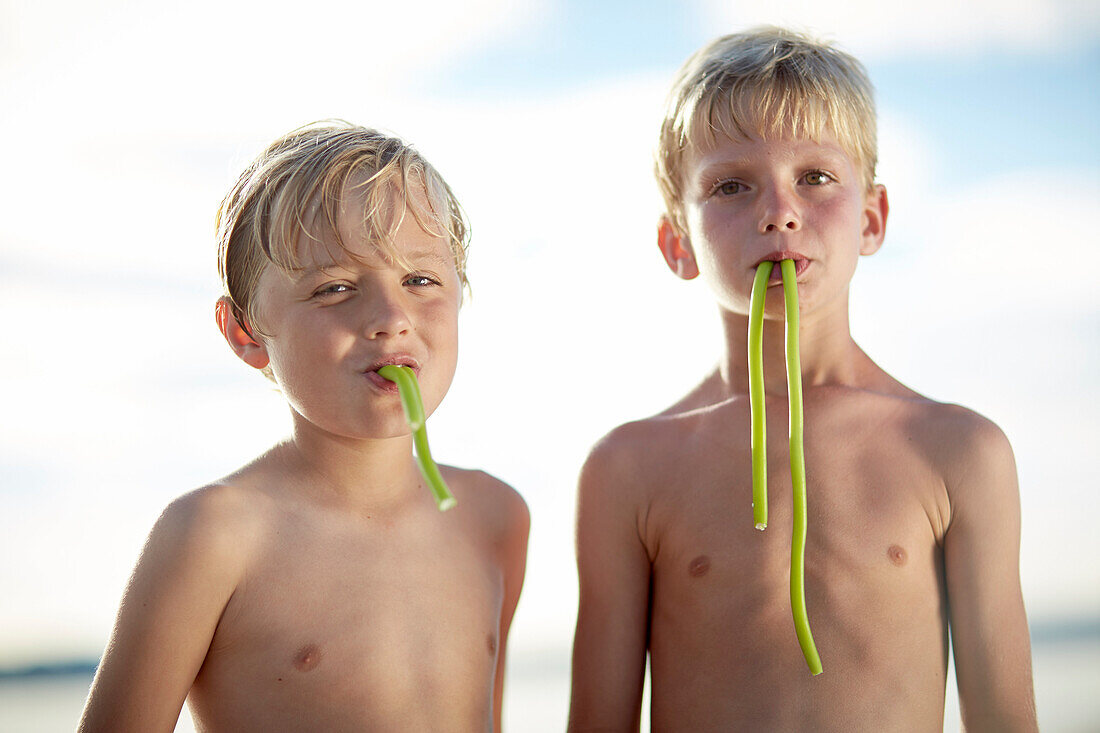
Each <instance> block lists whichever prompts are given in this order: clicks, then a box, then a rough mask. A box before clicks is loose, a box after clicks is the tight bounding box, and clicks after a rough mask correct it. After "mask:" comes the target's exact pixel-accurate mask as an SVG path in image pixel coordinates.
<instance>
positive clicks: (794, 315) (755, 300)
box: [748, 260, 821, 675]
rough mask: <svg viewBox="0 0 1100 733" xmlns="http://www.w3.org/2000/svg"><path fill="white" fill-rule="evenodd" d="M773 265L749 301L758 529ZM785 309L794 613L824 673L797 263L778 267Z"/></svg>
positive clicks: (805, 646) (764, 510)
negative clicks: (811, 573)
mask: <svg viewBox="0 0 1100 733" xmlns="http://www.w3.org/2000/svg"><path fill="white" fill-rule="evenodd" d="M774 266H775V263H774V262H761V263H760V265H759V267H757V269H756V278H755V279H754V280H753V285H752V298H751V300H750V301H749V339H748V352H749V412H750V415H751V417H752V508H753V521H754V522H755V523H756V528H757V529H764V528H765V527H766V526H767V523H768V505H767V502H768V486H767V484H768V472H767V456H768V451H767V441H766V435H767V433H766V430H765V412H764V338H763V336H764V299H765V297H766V295H767V288H768V280H769V278H770V277H771V273H772V268H773V267H774ZM779 268H780V271H781V272H782V274H783V302H784V306H785V310H786V336H787V339H786V355H787V397H788V402H789V404H790V433H789V435H790V454H791V484H792V486H791V488H792V495H793V508H794V530H793V532H792V535H791V612H792V615H793V616H794V629H795V635H796V636H797V637H798V645H799V646H800V647H801V648H802V656H804V657H805V658H806V664H807V666H809V668H810V672H811V673H813V674H815V675H817V674H821V657H820V656H819V655H818V653H817V647H816V646H815V645H814V638H813V635H812V634H811V633H810V621H809V616H808V615H807V613H806V563H805V559H806V457H805V451H804V449H803V445H802V428H803V420H802V365H801V362H800V360H799V357H798V285H797V284H796V282H795V266H794V260H782V261H781V262H780V263H779Z"/></svg>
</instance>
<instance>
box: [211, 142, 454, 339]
mask: <svg viewBox="0 0 1100 733" xmlns="http://www.w3.org/2000/svg"><path fill="white" fill-rule="evenodd" d="M410 189H412V190H411V191H410ZM410 193H411V195H410ZM418 193H419V194H422V195H417V194H418ZM349 194H353V195H355V196H356V197H361V198H357V199H356V200H361V201H362V202H363V210H362V222H361V223H362V227H363V233H364V235H365V237H366V239H367V241H368V242H371V243H372V244H374V245H375V246H377V247H378V248H379V250H380V251H381V252H382V254H383V256H385V257H387V258H390V259H392V260H393V261H396V262H402V261H403V260H402V258H401V257H400V255H399V254H398V251H397V249H396V247H395V246H394V242H393V237H394V235H395V233H396V231H397V229H398V227H399V226H400V225H401V222H402V220H403V218H404V216H405V214H406V212H412V215H413V216H414V217H415V219H416V221H417V223H418V224H419V225H420V226H421V228H423V229H424V231H426V232H428V233H430V234H434V235H436V236H440V237H445V238H446V239H447V240H448V241H449V243H450V248H451V254H452V256H453V257H454V264H455V270H456V271H457V272H458V277H459V282H460V283H461V285H462V287H463V289H465V288H467V287H468V284H469V283H468V281H467V279H466V250H467V247H468V237H469V232H468V227H467V225H466V220H465V218H464V216H463V214H462V209H461V207H460V206H459V204H458V201H457V199H455V196H454V193H452V191H451V189H450V187H449V186H448V185H447V183H446V181H444V180H443V177H442V176H440V175H439V173H438V172H437V171H436V170H435V168H433V167H432V166H431V164H430V163H428V161H426V160H425V159H424V157H423V156H422V155H421V154H420V153H419V152H418V151H417V150H416V149H415V148H413V147H412V146H411V145H409V144H408V143H406V142H404V141H403V140H401V139H399V138H396V137H392V136H390V135H386V134H384V133H381V132H378V131H377V130H371V129H369V128H366V127H359V126H357V125H352V124H350V123H347V122H343V121H341V120H335V121H325V122H319V123H313V124H310V125H306V126H304V127H300V128H298V129H296V130H294V131H292V132H290V133H288V134H287V135H285V136H284V137H282V138H280V139H278V140H276V141H275V142H274V143H272V144H271V145H270V146H269V147H268V148H267V150H265V151H263V152H262V153H261V154H260V155H259V157H257V158H256V159H255V160H254V161H253V162H252V163H251V164H250V165H249V166H248V167H247V168H246V169H245V171H244V172H243V173H242V174H241V175H240V178H238V179H237V182H236V184H235V185H234V186H233V188H232V190H230V192H229V194H228V195H227V196H226V197H225V199H224V200H222V203H221V206H220V207H219V209H218V217H217V232H218V234H217V236H218V273H219V274H220V276H221V281H222V289H223V291H224V295H225V297H226V298H227V299H228V301H229V304H230V307H231V308H233V311H234V313H233V314H234V316H236V317H237V319H238V320H239V321H241V323H242V325H244V327H245V329H246V330H250V335H252V333H253V332H255V333H258V334H260V335H265V334H264V333H263V331H262V330H261V329H260V328H258V326H257V321H256V312H255V306H256V297H255V296H256V286H257V283H258V282H259V280H260V274H261V273H262V272H263V270H264V268H265V267H266V266H267V265H268V264H272V265H274V266H276V267H278V268H280V269H282V270H284V271H287V272H290V271H293V270H297V269H300V268H301V266H302V261H301V257H302V254H303V253H302V252H300V251H299V247H298V241H299V237H301V236H305V237H307V238H309V239H311V240H313V241H316V242H322V243H324V244H325V245H326V246H329V245H330V243H331V244H335V246H336V247H338V248H339V250H340V251H339V252H337V253H330V254H336V255H340V254H342V255H344V256H346V257H350V258H352V259H360V258H359V257H357V256H356V254H355V253H354V252H352V251H351V250H350V249H349V248H348V246H347V244H346V243H345V242H344V241H343V240H342V239H341V236H340V231H339V228H338V227H337V221H338V219H339V218H340V214H341V210H342V208H343V206H344V205H345V204H347V203H349V202H350V201H351V196H350V195H349ZM344 213H345V214H346V213H347V212H344ZM326 235H327V236H326Z"/></svg>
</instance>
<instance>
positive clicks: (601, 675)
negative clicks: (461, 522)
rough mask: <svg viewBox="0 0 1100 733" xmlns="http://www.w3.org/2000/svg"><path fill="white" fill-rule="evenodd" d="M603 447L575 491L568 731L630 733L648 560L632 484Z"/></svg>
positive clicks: (623, 463)
mask: <svg viewBox="0 0 1100 733" xmlns="http://www.w3.org/2000/svg"><path fill="white" fill-rule="evenodd" d="M610 442H611V439H609V440H605V442H604V443H603V444H601V446H598V447H597V448H596V450H595V451H593V454H592V455H591V456H590V457H589V459H588V461H587V463H586V464H585V466H584V468H583V470H582V471H581V477H580V484H579V487H578V494H577V572H578V576H579V580H580V603H579V608H578V611H577V629H576V635H575V637H574V640H573V686H572V699H571V703H570V709H569V730H570V731H571V732H573V733H582V732H583V731H636V730H638V725H639V721H640V717H641V699H642V687H643V682H644V677H645V655H646V645H647V634H648V622H649V578H650V561H649V557H648V555H647V553H646V549H645V546H644V544H643V543H642V538H641V534H640V532H639V507H638V505H637V501H636V499H635V497H636V496H637V495H638V492H637V490H636V489H637V485H636V483H635V481H634V480H632V479H633V477H632V476H631V470H629V468H628V467H627V466H628V461H627V460H625V459H626V457H625V456H624V457H623V458H622V459H618V460H617V459H616V457H615V456H614V453H615V451H614V449H613V448H612V447H611V446H610V445H609V443H610ZM624 468H625V470H624Z"/></svg>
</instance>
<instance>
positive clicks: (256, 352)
mask: <svg viewBox="0 0 1100 733" xmlns="http://www.w3.org/2000/svg"><path fill="white" fill-rule="evenodd" d="M235 311H236V309H235V308H234V307H233V305H232V304H231V303H230V302H229V299H228V298H226V297H225V296H222V297H221V298H218V302H217V304H216V305H215V306H214V317H215V318H216V319H217V321H218V330H219V331H221V332H222V336H225V340H226V342H227V343H228V344H229V348H231V349H233V353H235V354H236V355H237V356H239V357H240V359H241V361H243V362H244V363H245V364H248V365H249V366H250V367H254V368H256V369H263V368H264V367H266V366H267V365H268V362H270V361H271V360H270V359H269V358H268V356H267V347H266V346H264V344H263V342H262V341H259V340H257V339H255V338H253V336H252V331H251V329H249V328H248V324H247V323H245V322H244V321H243V320H241V319H238V318H237V315H236V313H235Z"/></svg>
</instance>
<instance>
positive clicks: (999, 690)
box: [944, 416, 1038, 732]
mask: <svg viewBox="0 0 1100 733" xmlns="http://www.w3.org/2000/svg"><path fill="white" fill-rule="evenodd" d="M971 420H973V421H975V422H972V423H971V424H970V425H969V426H968V427H967V432H968V433H970V435H969V436H968V437H967V438H966V439H964V440H960V441H959V444H960V445H962V446H964V447H965V451H964V454H963V455H960V456H959V457H958V458H957V459H956V460H953V461H952V464H953V465H954V466H955V468H954V469H953V470H952V471H951V472H950V474H949V476H948V479H949V482H948V493H949V496H950V497H951V523H950V525H949V526H948V530H947V533H946V536H945V538H944V565H945V569H946V575H947V593H948V602H949V605H950V613H951V640H952V644H953V646H954V654H955V670H956V676H957V679H958V685H959V707H960V711H961V713H962V720H963V725H964V728H965V729H966V730H967V731H1002V732H1007V731H1035V730H1037V729H1038V725H1037V722H1036V715H1035V696H1034V692H1033V688H1032V679H1031V642H1030V639H1029V636H1028V628H1027V618H1026V616H1025V613H1024V602H1023V596H1022V593H1021V591H1020V495H1019V488H1018V485H1017V479H1016V464H1015V461H1014V459H1013V456H1012V448H1011V447H1010V446H1009V444H1008V440H1007V439H1006V438H1005V436H1004V434H1003V433H1002V432H1001V431H1000V429H998V428H997V427H996V426H995V425H993V424H992V423H990V422H988V421H987V420H985V419H984V418H978V417H975V416H971ZM975 423H976V424H975Z"/></svg>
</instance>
